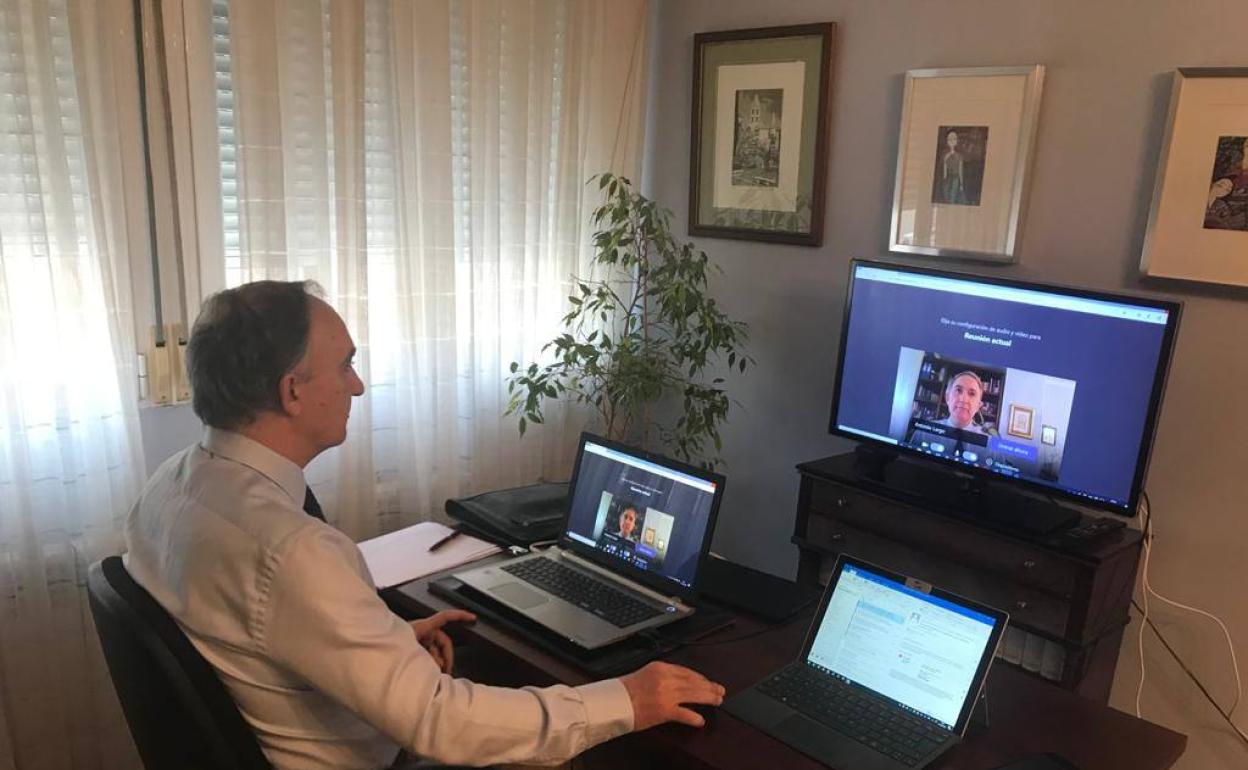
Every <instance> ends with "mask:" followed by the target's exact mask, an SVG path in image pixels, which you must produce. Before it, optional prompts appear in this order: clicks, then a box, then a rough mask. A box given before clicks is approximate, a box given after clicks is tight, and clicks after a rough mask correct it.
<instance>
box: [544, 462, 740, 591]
mask: <svg viewBox="0 0 1248 770" xmlns="http://www.w3.org/2000/svg"><path fill="white" fill-rule="evenodd" d="M716 488H717V485H716V484H715V482H713V481H708V480H706V479H701V478H698V477H697V476H692V475H690V474H688V473H685V472H683V471H681V470H677V469H675V468H673V467H669V466H666V465H663V464H661V463H660V462H659V461H654V460H648V459H643V458H641V457H637V456H634V455H631V454H628V453H627V452H625V451H621V450H619V449H615V448H612V447H608V446H604V445H601V444H597V443H594V442H593V441H592V440H588V439H586V441H585V445H584V449H583V451H582V452H581V461H580V466H579V467H578V468H577V469H576V487H575V489H574V490H573V492H572V501H571V507H570V510H569V512H568V530H567V536H568V537H569V538H571V539H572V540H575V541H577V542H578V543H581V544H582V545H585V546H589V547H591V548H594V549H596V551H597V552H598V555H599V556H603V557H605V559H603V561H604V562H605V563H607V564H610V563H617V564H627V565H629V566H630V567H633V568H635V569H638V570H642V571H643V572H647V573H650V574H653V575H657V576H660V577H663V578H666V579H667V580H670V581H672V582H673V583H676V584H678V585H680V586H683V587H685V588H692V587H693V583H694V577H695V575H696V573H697V569H698V559H699V557H700V556H701V550H702V544H703V542H704V541H705V539H706V532H707V527H708V526H709V524H710V521H711V513H712V510H713V507H714V502H715V493H716Z"/></svg>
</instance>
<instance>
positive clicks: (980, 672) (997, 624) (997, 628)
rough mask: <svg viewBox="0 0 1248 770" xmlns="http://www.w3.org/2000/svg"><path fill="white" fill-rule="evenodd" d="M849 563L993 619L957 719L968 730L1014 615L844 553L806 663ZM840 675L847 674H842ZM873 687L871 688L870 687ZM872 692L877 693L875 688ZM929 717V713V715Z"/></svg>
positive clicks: (810, 635) (961, 730)
mask: <svg viewBox="0 0 1248 770" xmlns="http://www.w3.org/2000/svg"><path fill="white" fill-rule="evenodd" d="M847 565H850V566H854V567H857V568H858V569H861V570H865V571H867V572H870V573H872V574H874V575H879V576H880V577H883V578H887V579H889V580H891V581H893V582H894V583H900V584H901V585H903V586H906V587H908V588H911V589H914V590H918V591H920V592H921V593H925V594H928V595H929V596H935V597H936V598H938V599H944V600H945V601H948V602H952V603H953V604H957V605H958V606H961V607H966V608H967V609H971V610H974V611H976V612H978V613H980V614H981V615H985V616H987V617H990V618H992V621H993V624H992V633H991V634H990V635H989V637H988V642H987V643H986V644H985V645H984V649H983V651H982V652H981V653H980V656H979V664H978V665H977V666H976V668H975V676H974V677H973V678H972V679H971V689H970V690H967V697H966V699H965V700H963V702H962V709H961V710H960V711H959V712H958V720H957V721H956V722H954V725H953V732H955V733H957V734H958V735H964V734H965V733H966V726H967V724H968V723H969V722H970V721H971V715H972V714H973V713H974V712H975V704H976V703H978V702H979V696H980V693H981V692H983V688H984V680H985V679H986V678H987V676H988V667H989V666H991V665H992V661H993V658H994V657H995V656H996V653H997V647H998V646H999V645H1000V644H1001V636H1002V635H1003V634H1004V633H1005V629H1006V627H1007V626H1008V625H1009V622H1010V615H1009V613H1008V612H1005V611H1004V610H999V609H997V608H996V607H990V606H988V605H986V604H983V603H981V602H977V601H974V600H971V599H968V598H966V597H965V596H961V595H959V594H955V593H953V592H952V591H947V590H945V589H943V588H941V587H939V586H936V585H933V584H931V583H929V582H927V581H924V580H922V579H921V578H917V577H914V576H910V575H903V574H901V573H900V572H895V571H893V570H890V569H886V568H884V567H881V566H880V565H878V564H872V563H871V562H869V561H863V560H862V559H859V558H856V557H853V556H848V555H846V554H843V553H842V554H840V555H839V556H837V558H836V566H835V567H834V568H833V569H832V575H831V577H829V578H828V585H827V587H826V588H825V589H824V591H823V597H822V598H821V599H820V600H819V609H818V610H817V611H816V612H815V615H814V620H813V621H812V622H811V624H810V627H809V628H808V629H807V630H806V639H805V641H803V642H802V653H801V655H800V656H798V660H799V661H800V662H802V663H807V664H808V663H809V661H810V652H811V650H812V649H814V646H815V639H816V638H818V636H819V627H820V626H821V625H823V616H824V615H825V614H826V613H827V611H828V604H829V603H830V602H831V601H832V594H833V592H835V591H836V586H837V584H838V583H840V582H841V573H842V572H844V571H845V567H846V566H847ZM838 676H843V675H840V674H838ZM855 684H857V685H858V686H859V687H864V688H866V685H862V684H858V683H855ZM866 689H870V688H866ZM872 692H876V691H874V690H872ZM877 694H880V695H882V697H888V696H884V695H883V694H882V693H877ZM925 716H926V715H925Z"/></svg>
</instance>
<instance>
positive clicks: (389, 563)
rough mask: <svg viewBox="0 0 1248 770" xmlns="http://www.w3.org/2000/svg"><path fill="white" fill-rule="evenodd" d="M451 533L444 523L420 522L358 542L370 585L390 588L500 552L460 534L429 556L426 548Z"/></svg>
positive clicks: (489, 545)
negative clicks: (371, 581) (371, 583)
mask: <svg viewBox="0 0 1248 770" xmlns="http://www.w3.org/2000/svg"><path fill="white" fill-rule="evenodd" d="M450 533H451V528H450V527H448V526H446V525H445V524H439V523H437V522H436V521H422V522H421V523H419V524H413V525H412V526H410V527H405V528H404V529H399V530H395V531H394V532H391V533H390V534H388V535H382V536H381V537H375V538H373V539H372V540H365V541H364V542H362V543H360V551H361V552H363V554H364V561H365V562H366V563H367V564H368V571H369V572H370V573H371V574H372V576H373V583H374V584H376V586H377V587H378V588H391V587H393V586H397V585H399V584H400V583H406V582H407V581H409V580H415V579H416V578H422V577H425V576H426V575H432V574H433V573H435V572H441V571H443V570H448V569H451V568H452V567H458V566H460V565H461V564H467V563H468V562H470V561H476V560H477V559H482V558H485V557H486V556H492V555H493V554H496V553H498V552H499V551H500V550H501V549H500V548H499V547H498V546H496V545H492V544H490V543H487V542H485V541H484V540H480V539H478V538H475V537H472V536H471V535H464V534H460V535H457V536H456V537H455V538H454V539H453V540H451V541H450V542H449V543H447V544H446V545H444V546H442V547H441V548H439V549H438V550H437V551H435V552H433V553H429V546H431V545H433V544H434V543H436V542H438V540H440V539H442V538H444V537H446V536H447V535H449V534H450Z"/></svg>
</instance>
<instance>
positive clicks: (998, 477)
mask: <svg viewBox="0 0 1248 770" xmlns="http://www.w3.org/2000/svg"><path fill="white" fill-rule="evenodd" d="M859 267H874V268H880V269H883V270H896V271H900V272H908V273H915V274H921V275H931V276H938V277H941V278H950V279H953V280H961V281H971V282H975V283H984V284H989V285H993V286H1005V287H1009V288H1015V289H1026V290H1029V291H1040V292H1050V293H1054V294H1059V295H1065V296H1069V297H1078V298H1082V299H1093V300H1101V301H1104V302H1117V303H1122V304H1128V305H1138V306H1140V307H1147V308H1153V309H1156V310H1164V311H1166V312H1167V313H1168V314H1169V315H1168V316H1167V320H1166V330H1165V332H1164V333H1163V335H1162V340H1161V350H1160V351H1159V354H1158V356H1157V369H1156V371H1154V372H1153V387H1152V393H1151V395H1150V397H1149V403H1148V413H1147V414H1146V416H1145V419H1144V431H1143V434H1142V436H1141V440H1140V450H1139V454H1138V456H1137V457H1136V464H1135V477H1134V478H1133V479H1132V480H1131V492H1130V497H1129V499H1128V500H1127V502H1126V504H1125V505H1122V506H1118V505H1115V504H1114V503H1112V502H1109V501H1102V500H1097V499H1096V498H1094V497H1085V496H1084V495H1080V494H1077V493H1075V492H1072V491H1069V490H1067V489H1065V488H1063V487H1059V486H1050V485H1048V484H1043V483H1041V482H1038V481H1032V480H1030V479H1024V478H1011V477H1009V476H1005V475H1003V474H1000V473H994V472H993V471H991V470H988V469H987V468H980V467H977V466H974V465H968V464H966V463H961V462H958V461H957V460H951V459H945V458H941V457H935V456H933V455H930V454H926V453H924V452H920V451H919V450H917V449H913V448H911V447H906V446H902V445H900V444H891V443H889V442H887V441H880V440H879V439H875V438H871V437H869V436H863V435H862V434H860V433H854V432H851V431H847V430H842V429H841V428H840V427H839V426H838V424H837V423H838V420H837V417H838V410H839V409H840V404H841V383H842V380H843V377H844V373H845V345H846V341H847V340H848V337H849V319H850V315H851V313H852V310H853V308H852V303H853V298H854V281H855V276H856V272H857V270H858V268H859ZM1182 309H1183V304H1182V303H1181V302H1176V301H1173V300H1166V299H1158V298H1155V297H1140V296H1134V295H1130V294H1120V293H1117V292H1108V291H1093V290H1091V289H1083V288H1077V287H1073V286H1063V285H1061V284H1052V283H1041V282H1038V281H1024V280H1016V279H1011V278H1001V277H997V276H985V275H978V274H975V273H965V272H957V271H952V270H938V269H934V268H930V267H920V266H916V265H910V264H906V263H902V262H886V261H882V260H872V259H852V260H850V263H849V278H848V280H847V282H846V287H845V309H844V312H843V315H842V318H841V334H840V349H839V350H838V351H837V358H836V379H835V382H834V383H833V388H832V414H831V416H830V418H829V421H828V432H829V433H832V434H834V435H837V436H843V437H844V438H848V439H852V440H854V441H857V442H859V443H862V444H868V445H870V446H873V447H879V448H883V449H887V450H889V451H894V452H897V453H898V454H904V455H906V456H908V457H915V458H919V459H921V460H926V461H930V462H932V463H935V464H938V465H940V466H942V467H947V468H949V469H951V470H954V471H957V472H960V473H966V474H971V475H973V476H975V477H977V478H981V479H983V480H984V481H987V482H999V483H1000V484H1003V485H1017V486H1019V487H1022V488H1025V489H1029V490H1032V491H1037V492H1040V493H1042V494H1044V495H1047V496H1050V497H1060V498H1062V499H1063V500H1069V501H1072V502H1075V503H1078V504H1079V505H1082V506H1086V507H1089V508H1094V509H1096V510H1102V511H1108V512H1110V513H1115V514H1118V515H1120V516H1126V517H1133V516H1135V514H1136V510H1137V508H1138V506H1139V502H1140V494H1141V492H1142V491H1143V489H1144V479H1145V478H1146V477H1147V476H1148V464H1149V460H1150V458H1151V455H1152V449H1153V438H1154V434H1155V433H1156V429H1157V416H1158V414H1159V413H1160V411H1161V401H1162V397H1163V396H1164V394H1165V389H1166V381H1167V379H1168V377H1169V373H1170V360H1171V357H1172V356H1173V354H1174V341H1175V338H1176V337H1177V335H1178V327H1179V317H1180V315H1181V313H1182ZM1085 491H1088V492H1089V494H1091V491H1090V490H1085Z"/></svg>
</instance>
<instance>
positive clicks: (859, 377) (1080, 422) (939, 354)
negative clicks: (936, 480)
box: [831, 260, 1179, 515]
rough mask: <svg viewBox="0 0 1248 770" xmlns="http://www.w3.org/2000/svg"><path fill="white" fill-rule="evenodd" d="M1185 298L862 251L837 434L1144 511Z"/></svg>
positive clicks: (1110, 506)
mask: <svg viewBox="0 0 1248 770" xmlns="http://www.w3.org/2000/svg"><path fill="white" fill-rule="evenodd" d="M1178 320H1179V305H1178V304H1177V303H1174V302H1167V301H1162V300H1154V299H1144V298H1139V297H1128V296H1123V295H1116V294H1107V293H1102V292H1093V291H1082V290H1078V289H1069V288H1059V287H1055V286H1046V285H1041V284H1033V283H1025V282H1021V281H1012V280H1002V279H996V278H983V277H979V276H971V275H961V274H956V273H947V272H942V271H937V270H927V269H922V268H913V267H904V266H899V265H890V264H886V263H877V262H867V261H861V260H855V261H854V262H853V263H852V264H851V266H850V282H849V291H848V298H847V301H846V308H845V323H844V327H843V329H842V338H841V352H840V359H839V361H838V364H837V379H836V392H835V395H834V397H833V404H832V421H831V430H832V432H833V433H837V434H840V435H843V436H847V437H850V438H854V439H857V440H859V441H863V442H867V443H872V444H877V445H888V446H890V447H894V448H896V449H897V450H898V451H899V452H901V453H906V454H915V455H921V456H923V457H925V458H931V459H933V460H936V461H939V462H942V463H945V464H948V465H951V466H955V467H957V468H960V469H963V470H966V471H970V472H972V473H976V474H982V475H985V476H987V477H989V478H995V479H1005V480H1007V481H1009V482H1011V483H1017V484H1020V485H1024V486H1029V487H1033V488H1038V489H1041V490H1043V491H1045V492H1047V493H1049V494H1054V495H1059V496H1063V497H1066V498H1070V499H1074V500H1077V501H1078V502H1080V503H1083V504H1085V505H1088V506H1091V507H1094V508H1099V509H1102V510H1109V511H1113V512H1116V513H1121V514H1126V515H1133V514H1134V512H1135V507H1136V504H1137V502H1138V496H1139V493H1140V489H1141V487H1142V486H1143V482H1144V473H1145V470H1146V468H1147V462H1148V453H1149V449H1150V447H1151V444H1152V437H1153V429H1154V426H1155V423H1156V419H1157V412H1158V409H1159V407H1160V403H1161V394H1162V389H1163V386H1164V384H1165V376H1166V370H1167V367H1168V364H1169V360H1170V350H1171V347H1172V344H1173V341H1174V337H1175V333H1176V329H1177V325H1178Z"/></svg>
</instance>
